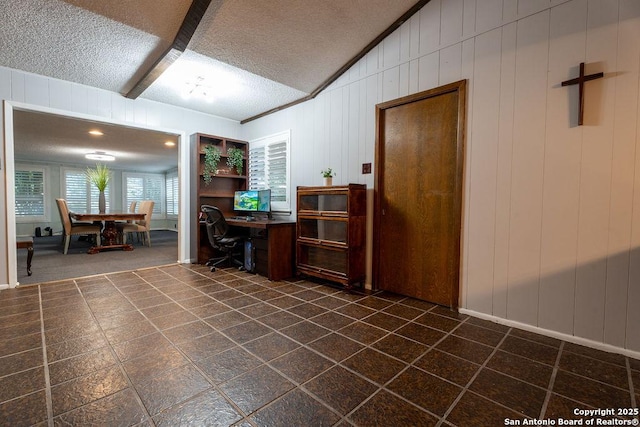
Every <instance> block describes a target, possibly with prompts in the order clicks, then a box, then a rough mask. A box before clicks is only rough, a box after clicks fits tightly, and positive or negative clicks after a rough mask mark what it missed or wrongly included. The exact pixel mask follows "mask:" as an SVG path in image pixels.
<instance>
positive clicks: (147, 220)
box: [116, 200, 155, 247]
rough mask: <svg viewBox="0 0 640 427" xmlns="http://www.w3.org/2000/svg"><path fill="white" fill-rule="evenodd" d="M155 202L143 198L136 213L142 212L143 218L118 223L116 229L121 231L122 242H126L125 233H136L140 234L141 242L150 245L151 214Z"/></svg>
mask: <svg viewBox="0 0 640 427" xmlns="http://www.w3.org/2000/svg"><path fill="white" fill-rule="evenodd" d="M154 205H155V202H154V201H153V200H143V201H141V202H140V206H139V208H138V213H143V214H144V219H143V220H139V221H135V222H131V223H118V224H116V226H117V227H118V231H120V232H121V233H122V243H123V244H126V243H127V234H129V233H137V235H138V236H142V243H143V244H145V243H146V245H147V246H149V247H151V235H150V233H149V232H150V231H151V215H152V214H153V206H154Z"/></svg>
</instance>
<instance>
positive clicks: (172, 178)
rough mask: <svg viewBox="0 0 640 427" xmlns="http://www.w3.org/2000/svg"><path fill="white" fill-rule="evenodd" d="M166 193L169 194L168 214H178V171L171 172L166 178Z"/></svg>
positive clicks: (171, 215) (175, 215)
mask: <svg viewBox="0 0 640 427" xmlns="http://www.w3.org/2000/svg"><path fill="white" fill-rule="evenodd" d="M165 193H166V195H167V216H168V217H169V216H170V217H177V216H178V209H179V208H178V172H171V173H168V174H167V175H166V178H165Z"/></svg>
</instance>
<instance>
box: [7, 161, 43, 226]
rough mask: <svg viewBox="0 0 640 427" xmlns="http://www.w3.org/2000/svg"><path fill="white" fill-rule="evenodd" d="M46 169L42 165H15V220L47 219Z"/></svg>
mask: <svg viewBox="0 0 640 427" xmlns="http://www.w3.org/2000/svg"><path fill="white" fill-rule="evenodd" d="M46 175H47V171H46V169H45V168H43V167H37V166H24V165H20V166H19V165H16V171H15V186H16V192H15V195H16V206H15V208H16V221H19V222H28V221H48V220H49V218H48V217H49V215H48V212H47V208H46V206H45V201H46V200H47V199H46V196H47V192H46V184H45V183H46Z"/></svg>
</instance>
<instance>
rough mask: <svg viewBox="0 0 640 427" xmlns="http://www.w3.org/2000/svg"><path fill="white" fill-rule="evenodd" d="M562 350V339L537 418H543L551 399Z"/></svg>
mask: <svg viewBox="0 0 640 427" xmlns="http://www.w3.org/2000/svg"><path fill="white" fill-rule="evenodd" d="M563 351H564V341H560V347H559V348H558V354H557V355H556V361H555V363H554V364H553V371H552V372H551V378H549V384H548V385H547V393H546V394H545V397H544V402H542V407H541V408H540V415H539V417H538V418H539V419H540V420H543V419H544V415H545V414H546V412H547V408H548V406H549V401H550V400H551V395H552V394H553V386H554V385H555V382H556V375H557V374H558V371H559V370H560V358H561V357H562V352H563Z"/></svg>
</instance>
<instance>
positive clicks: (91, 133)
mask: <svg viewBox="0 0 640 427" xmlns="http://www.w3.org/2000/svg"><path fill="white" fill-rule="evenodd" d="M89 134H90V135H93V136H102V135H104V133H103V132H101V131H99V130H90V131H89Z"/></svg>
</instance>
